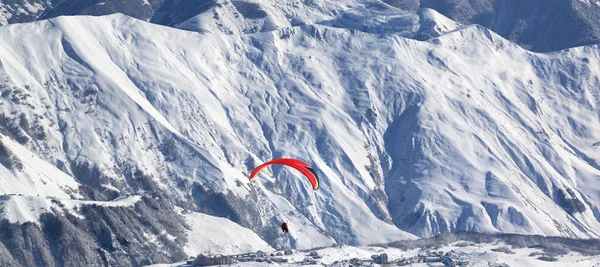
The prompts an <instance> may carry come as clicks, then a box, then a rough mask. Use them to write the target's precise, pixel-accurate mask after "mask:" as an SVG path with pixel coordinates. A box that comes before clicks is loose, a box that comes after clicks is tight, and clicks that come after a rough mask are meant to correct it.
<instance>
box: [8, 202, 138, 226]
mask: <svg viewBox="0 0 600 267" xmlns="http://www.w3.org/2000/svg"><path fill="white" fill-rule="evenodd" d="M140 199H141V197H140V196H132V197H124V198H119V199H115V200H113V201H82V200H72V199H58V198H43V197H34V196H19V195H11V196H2V198H1V199H0V215H1V218H3V219H7V220H8V221H9V222H11V223H26V222H33V223H36V224H38V225H39V224H40V222H39V219H40V215H42V214H43V213H52V212H54V211H59V212H68V213H70V214H71V215H75V216H78V217H80V218H82V219H83V216H81V215H79V214H78V210H80V209H81V207H82V206H84V205H99V206H106V207H127V206H133V205H135V203H136V202H138V201H140Z"/></svg>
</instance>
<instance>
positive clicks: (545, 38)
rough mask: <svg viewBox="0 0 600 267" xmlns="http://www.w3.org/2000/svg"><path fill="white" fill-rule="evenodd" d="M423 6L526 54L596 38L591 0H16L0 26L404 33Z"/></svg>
mask: <svg viewBox="0 0 600 267" xmlns="http://www.w3.org/2000/svg"><path fill="white" fill-rule="evenodd" d="M423 8H430V9H434V10H436V11H437V12H439V13H441V14H444V15H445V16H448V17H449V18H451V19H453V20H455V21H458V22H460V23H462V24H465V25H467V24H480V25H483V26H484V27H487V28H489V29H491V30H492V31H495V32H496V33H498V34H500V35H501V36H503V37H504V38H506V39H508V40H510V41H512V42H514V43H517V44H519V45H521V46H522V47H524V48H525V49H529V50H531V51H537V52H549V51H557V50H560V49H565V48H570V47H576V46H582V45H592V44H597V43H600V20H598V19H597V18H598V17H600V2H599V1H597V0H551V1H535V0H527V1H500V0H477V1H474V0H469V1H467V0H433V1H432V0H382V1H380V0H337V1H330V0H318V1H314V0H311V1H295V0H280V1H264V0H200V1H197V0H152V1H145V0H59V1H50V0H23V1H5V2H3V3H0V25H4V24H8V23H22V22H31V21H35V20H40V19H48V18H53V17H57V16H61V15H96V16H98V15H107V14H114V13H123V14H126V15H128V16H132V17H134V18H138V19H141V20H145V21H151V22H153V23H156V24H161V25H166V26H172V27H179V28H184V29H188V30H193V31H210V32H224V33H228V34H231V33H239V32H246V33H247V32H259V31H270V30H273V29H282V28H285V27H290V26H297V25H307V24H309V25H312V24H325V23H330V24H333V25H336V24H340V23H341V24H343V25H344V26H343V27H344V28H348V27H349V24H355V25H356V26H357V27H358V28H356V29H358V30H367V31H373V30H376V31H378V32H381V31H390V30H394V31H399V30H403V31H406V29H402V27H406V26H407V23H406V22H407V19H408V18H407V17H406V16H404V15H402V14H403V13H404V12H403V10H407V11H411V12H413V11H418V10H419V9H423ZM382 25H383V26H384V27H381V26H382ZM373 26H377V27H373Z"/></svg>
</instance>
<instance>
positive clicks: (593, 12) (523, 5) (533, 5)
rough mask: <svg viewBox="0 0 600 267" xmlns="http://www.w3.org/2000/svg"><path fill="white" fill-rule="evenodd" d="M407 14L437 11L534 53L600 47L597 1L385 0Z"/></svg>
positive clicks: (599, 5) (599, 14) (598, 7)
mask: <svg viewBox="0 0 600 267" xmlns="http://www.w3.org/2000/svg"><path fill="white" fill-rule="evenodd" d="M383 2H386V3H388V4H390V5H392V6H395V7H398V8H402V9H405V10H417V9H419V8H431V9H434V10H436V11H438V12H440V13H442V14H444V15H446V16H448V17H449V18H451V19H453V20H455V21H458V22H460V23H463V24H480V25H483V26H485V27H486V28H489V29H491V30H493V31H495V32H496V33H498V34H500V35H501V36H503V37H504V38H507V39H508V40H510V41H512V42H514V43H517V44H519V45H521V46H522V47H524V48H525V49H529V50H532V51H538V52H549V51H557V50H560V49H565V48H570V47H576V46H582V45H591V44H598V43H600V20H599V19H598V17H600V1H597V0H547V1H537V0H512V1H506V0H383Z"/></svg>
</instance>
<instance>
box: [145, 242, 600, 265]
mask: <svg viewBox="0 0 600 267" xmlns="http://www.w3.org/2000/svg"><path fill="white" fill-rule="evenodd" d="M499 247H504V245H503V244H502V243H496V244H471V245H468V246H464V245H461V246H457V244H456V243H455V244H450V245H447V246H443V247H441V248H439V249H435V250H426V249H423V250H421V249H414V250H408V251H405V250H400V249H395V248H383V247H375V246H373V247H362V246H361V247H353V246H343V247H335V248H324V249H317V250H314V251H315V252H317V253H318V255H319V256H320V257H321V258H319V259H315V262H316V263H314V264H302V262H303V261H304V260H305V259H306V258H312V257H311V256H310V255H309V252H302V251H294V254H292V255H286V256H276V257H277V258H282V259H286V260H287V261H288V262H287V263H267V262H262V263H261V262H239V263H234V264H231V266H298V265H306V266H323V265H326V266H354V265H352V264H351V263H350V262H351V260H352V259H360V260H371V256H373V255H380V254H382V253H385V254H387V256H388V260H389V261H390V262H395V261H396V260H398V259H410V258H413V260H414V262H413V263H410V264H408V265H405V266H411V267H432V266H435V267H438V266H439V267H443V266H445V265H444V264H443V263H441V262H429V263H424V262H416V258H417V255H419V254H422V255H429V257H430V258H436V257H434V256H433V254H432V253H433V252H440V253H442V254H446V253H448V252H451V256H450V258H452V259H453V260H454V262H455V263H456V262H463V263H464V264H465V265H463V266H468V267H484V266H485V267H488V266H511V267H531V266H536V267H537V266H539V267H553V266H573V267H596V266H598V265H600V256H585V255H581V254H579V253H574V252H572V253H569V254H567V255H563V256H558V257H556V258H557V260H556V261H543V260H539V259H538V257H540V256H541V255H545V254H544V253H543V252H542V251H541V250H540V249H536V248H511V247H509V249H510V250H511V251H512V252H513V253H514V254H509V253H504V252H497V251H493V250H492V249H497V248H499ZM532 253H533V254H532ZM271 258H273V257H271ZM151 266H152V267H159V266H164V267H167V266H173V267H176V266H189V265H185V262H180V263H174V264H159V265H151ZM376 266H379V265H376ZM148 267H150V266H148Z"/></svg>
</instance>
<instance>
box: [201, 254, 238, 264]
mask: <svg viewBox="0 0 600 267" xmlns="http://www.w3.org/2000/svg"><path fill="white" fill-rule="evenodd" d="M231 263H233V262H232V260H231V258H230V257H227V256H223V255H204V254H200V255H198V257H196V259H194V261H193V262H192V266H211V265H228V264H231Z"/></svg>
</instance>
